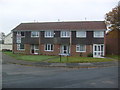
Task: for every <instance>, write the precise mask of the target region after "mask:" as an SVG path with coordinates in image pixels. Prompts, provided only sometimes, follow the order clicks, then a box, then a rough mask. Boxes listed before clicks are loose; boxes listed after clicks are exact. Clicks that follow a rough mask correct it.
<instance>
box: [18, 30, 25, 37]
mask: <svg viewBox="0 0 120 90" xmlns="http://www.w3.org/2000/svg"><path fill="white" fill-rule="evenodd" d="M17 36H22V37H24V36H25V32H22V31H21V32H17Z"/></svg>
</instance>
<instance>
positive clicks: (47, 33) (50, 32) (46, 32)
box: [45, 31, 54, 37]
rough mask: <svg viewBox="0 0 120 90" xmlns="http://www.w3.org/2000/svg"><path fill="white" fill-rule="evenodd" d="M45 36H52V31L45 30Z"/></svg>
mask: <svg viewBox="0 0 120 90" xmlns="http://www.w3.org/2000/svg"><path fill="white" fill-rule="evenodd" d="M45 37H54V32H53V31H45Z"/></svg>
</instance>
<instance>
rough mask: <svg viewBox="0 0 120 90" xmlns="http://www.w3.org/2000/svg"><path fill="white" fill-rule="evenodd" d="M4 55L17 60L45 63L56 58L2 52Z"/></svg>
mask: <svg viewBox="0 0 120 90" xmlns="http://www.w3.org/2000/svg"><path fill="white" fill-rule="evenodd" d="M3 53H4V54H6V55H9V56H12V57H14V58H15V59H17V60H25V61H45V60H48V59H51V58H55V57H56V56H47V55H24V54H13V53H12V52H3Z"/></svg>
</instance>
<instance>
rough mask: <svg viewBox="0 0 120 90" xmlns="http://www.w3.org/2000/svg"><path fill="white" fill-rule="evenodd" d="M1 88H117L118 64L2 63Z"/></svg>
mask: <svg viewBox="0 0 120 90" xmlns="http://www.w3.org/2000/svg"><path fill="white" fill-rule="evenodd" d="M2 70H3V71H2V74H3V75H2V76H3V83H2V85H3V88H118V66H109V67H99V68H63V67H37V66H25V65H17V64H10V63H4V64H3V65H2Z"/></svg>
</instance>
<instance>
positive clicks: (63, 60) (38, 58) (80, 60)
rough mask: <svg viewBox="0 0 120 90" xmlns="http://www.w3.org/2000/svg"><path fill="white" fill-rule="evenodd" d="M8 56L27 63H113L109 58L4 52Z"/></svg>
mask: <svg viewBox="0 0 120 90" xmlns="http://www.w3.org/2000/svg"><path fill="white" fill-rule="evenodd" d="M3 53H4V54H6V55H9V56H12V57H14V58H15V59H17V60H25V61H36V62H37V61H46V60H48V59H52V60H49V61H47V62H49V63H92V62H108V61H112V60H111V59H107V58H93V57H78V56H76V57H73V56H69V57H68V59H67V57H61V61H60V58H55V57H56V56H48V55H24V54H13V53H12V52H3Z"/></svg>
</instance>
